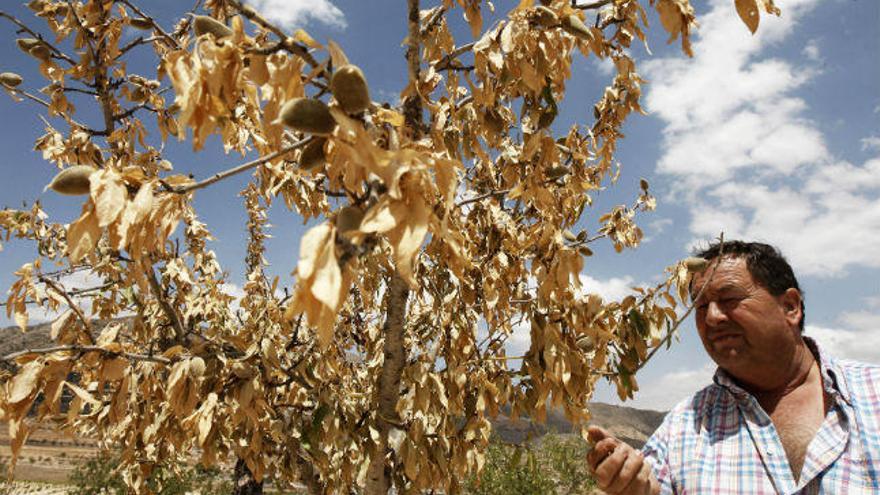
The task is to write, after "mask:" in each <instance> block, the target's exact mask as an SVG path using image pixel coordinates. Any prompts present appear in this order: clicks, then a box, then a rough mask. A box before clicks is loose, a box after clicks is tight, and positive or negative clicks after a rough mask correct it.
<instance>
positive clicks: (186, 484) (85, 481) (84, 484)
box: [68, 453, 232, 495]
mask: <svg viewBox="0 0 880 495" xmlns="http://www.w3.org/2000/svg"><path fill="white" fill-rule="evenodd" d="M118 466H119V458H118V457H116V456H115V455H113V454H108V453H101V454H99V455H98V456H96V457H93V458H91V459H89V460H88V461H86V462H84V463H82V464H79V465H78V466H77V467H76V468H74V470H73V472H72V473H71V474H70V477H69V479H68V481H69V482H70V484H71V485H72V488H71V490H70V491H69V492H68V493H69V494H70V495H125V494H127V493H128V491H127V489H126V486H125V483H124V482H123V481H122V475H121V474H120V473H118V472H117V471H116V469H117V467H118ZM177 468H178V469H176V470H175V469H174V466H170V465H163V466H159V467H158V468H156V469H154V470H153V472H152V473H151V474H150V477H149V479H148V480H147V486H149V488H150V490H151V491H152V492H153V493H156V494H157V495H185V494H187V493H204V494H209V493H210V494H214V493H232V483H231V482H230V481H228V480H226V479H225V478H224V477H223V476H221V473H220V471H219V470H218V469H216V468H211V469H205V468H202V467H201V466H177Z"/></svg>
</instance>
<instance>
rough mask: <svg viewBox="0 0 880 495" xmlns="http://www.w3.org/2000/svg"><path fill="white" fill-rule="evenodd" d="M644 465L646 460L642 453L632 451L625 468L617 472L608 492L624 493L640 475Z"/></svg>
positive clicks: (624, 465)
mask: <svg viewBox="0 0 880 495" xmlns="http://www.w3.org/2000/svg"><path fill="white" fill-rule="evenodd" d="M643 464H644V458H643V457H642V454H641V452H638V451H636V450H632V451H630V452H629V453H628V455H627V456H626V461H624V463H623V466H621V467H620V471H618V472H617V476H616V477H615V478H614V481H613V482H612V483H611V484H610V485H609V486H608V488H607V490H608V492H610V493H620V492H622V491H623V490H624V489H625V488H626V487H628V486H629V485H630V484H632V482H633V479H635V478H636V476H637V475H638V474H639V471H640V470H641V469H642V465H643Z"/></svg>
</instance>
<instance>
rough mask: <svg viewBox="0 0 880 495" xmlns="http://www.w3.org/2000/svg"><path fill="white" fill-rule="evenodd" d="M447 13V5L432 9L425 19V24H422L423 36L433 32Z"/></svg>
mask: <svg viewBox="0 0 880 495" xmlns="http://www.w3.org/2000/svg"><path fill="white" fill-rule="evenodd" d="M445 13H446V7H442V6H441V7H436V8H434V9H433V10H432V11H431V14H430V15H429V16H428V18H427V19H425V24H424V26H422V29H421V30H420V34H421V35H422V36H427V35H428V34H430V33H431V31H432V30H433V29H434V28H435V27H437V24H439V23H440V19H442V18H443V14H445Z"/></svg>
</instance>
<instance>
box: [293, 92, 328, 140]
mask: <svg viewBox="0 0 880 495" xmlns="http://www.w3.org/2000/svg"><path fill="white" fill-rule="evenodd" d="M281 122H283V123H284V125H286V126H287V127H290V128H291V129H294V130H297V131H300V132H305V133H308V134H316V135H319V136H322V135H323V136H326V135H328V134H330V133H332V132H333V129H335V128H336V120H334V119H333V115H331V114H330V109H329V108H328V107H327V105H326V104H325V103H324V102H323V101H321V100H318V99H315V98H293V99H291V100H289V101H288V102H287V103H285V104H284V106H283V107H281Z"/></svg>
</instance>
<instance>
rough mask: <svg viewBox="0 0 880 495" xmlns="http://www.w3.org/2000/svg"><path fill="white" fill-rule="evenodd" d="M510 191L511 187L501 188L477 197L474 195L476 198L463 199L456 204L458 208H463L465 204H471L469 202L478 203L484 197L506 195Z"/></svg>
mask: <svg viewBox="0 0 880 495" xmlns="http://www.w3.org/2000/svg"><path fill="white" fill-rule="evenodd" d="M509 192H510V189H501V190H499V191H489V192H487V193H486V194H481V195H479V196H476V197H474V198H470V199H465V200H463V201H460V202H458V203H456V204H455V206H456V208H461V207H462V206H464V205H469V204H471V203H476V202H478V201H482V200H484V199H486V198H492V197H495V196H504V195H505V194H507V193H509Z"/></svg>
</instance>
